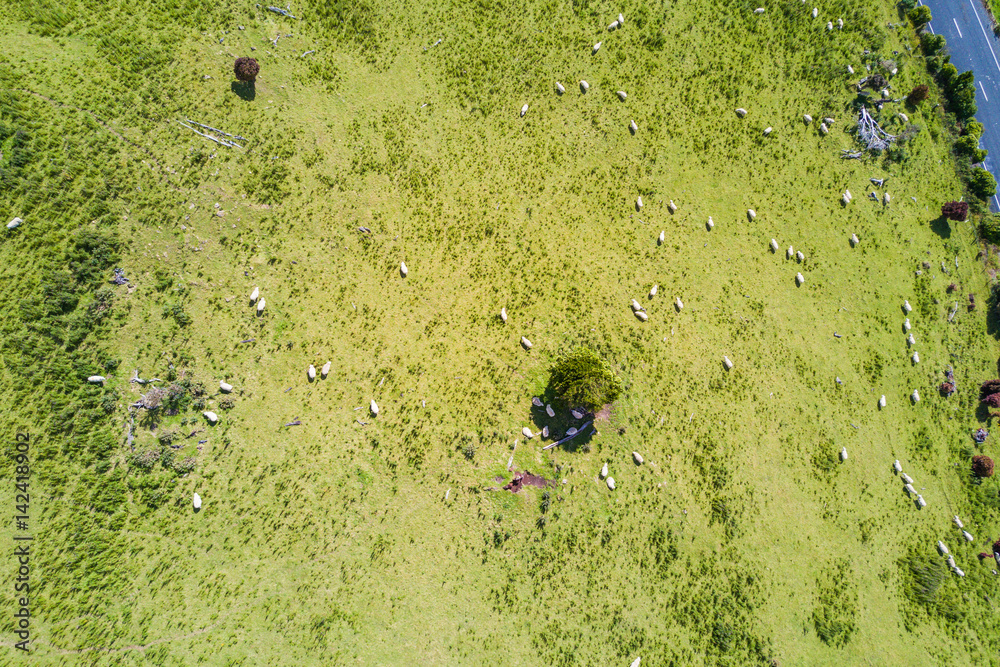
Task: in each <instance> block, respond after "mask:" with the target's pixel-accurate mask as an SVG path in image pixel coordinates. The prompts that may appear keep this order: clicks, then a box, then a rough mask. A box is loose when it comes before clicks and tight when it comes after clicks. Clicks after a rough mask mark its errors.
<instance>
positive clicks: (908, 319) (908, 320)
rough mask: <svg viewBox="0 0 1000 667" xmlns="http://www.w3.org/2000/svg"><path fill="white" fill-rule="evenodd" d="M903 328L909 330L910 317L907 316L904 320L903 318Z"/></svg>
mask: <svg viewBox="0 0 1000 667" xmlns="http://www.w3.org/2000/svg"><path fill="white" fill-rule="evenodd" d="M903 330H904V331H909V330H910V318H909V317H907V318H906V319H905V320H903Z"/></svg>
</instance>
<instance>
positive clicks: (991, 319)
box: [986, 286, 1000, 372]
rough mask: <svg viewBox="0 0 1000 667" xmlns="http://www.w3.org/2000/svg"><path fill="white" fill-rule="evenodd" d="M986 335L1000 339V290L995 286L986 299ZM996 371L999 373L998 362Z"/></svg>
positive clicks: (999, 362) (999, 364) (999, 366)
mask: <svg viewBox="0 0 1000 667" xmlns="http://www.w3.org/2000/svg"><path fill="white" fill-rule="evenodd" d="M986 333H988V334H989V335H991V336H993V337H994V338H1000V290H998V289H997V288H996V286H994V287H992V288H990V295H989V297H988V298H987V299H986ZM997 370H998V372H1000V361H997Z"/></svg>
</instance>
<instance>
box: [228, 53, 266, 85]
mask: <svg viewBox="0 0 1000 667" xmlns="http://www.w3.org/2000/svg"><path fill="white" fill-rule="evenodd" d="M233 73H234V74H235V75H236V78H237V79H238V80H240V81H256V80H257V75H258V74H259V73H260V65H259V64H258V63H257V60H256V59H255V58H248V57H246V56H244V57H242V58H237V59H236V64H235V65H233Z"/></svg>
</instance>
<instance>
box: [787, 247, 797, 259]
mask: <svg viewBox="0 0 1000 667" xmlns="http://www.w3.org/2000/svg"><path fill="white" fill-rule="evenodd" d="M794 256H795V248H794V247H792V246H788V250H786V251H785V259H791V258H792V257H794Z"/></svg>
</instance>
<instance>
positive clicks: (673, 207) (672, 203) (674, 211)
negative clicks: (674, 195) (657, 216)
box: [667, 199, 677, 213]
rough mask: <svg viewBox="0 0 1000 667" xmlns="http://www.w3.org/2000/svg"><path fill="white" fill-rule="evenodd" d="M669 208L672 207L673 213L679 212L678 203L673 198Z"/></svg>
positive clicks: (668, 205)
mask: <svg viewBox="0 0 1000 667" xmlns="http://www.w3.org/2000/svg"><path fill="white" fill-rule="evenodd" d="M667 208H669V209H670V212H671V213H676V212H677V204H675V203H674V200H673V199H671V200H670V203H668V204H667Z"/></svg>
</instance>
